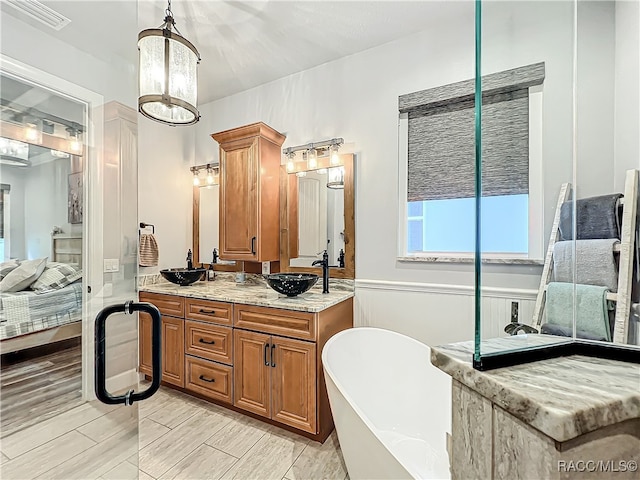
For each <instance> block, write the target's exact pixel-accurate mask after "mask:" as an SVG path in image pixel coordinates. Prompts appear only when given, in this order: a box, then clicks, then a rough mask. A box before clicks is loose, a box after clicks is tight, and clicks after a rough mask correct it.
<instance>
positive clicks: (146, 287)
mask: <svg viewBox="0 0 640 480" xmlns="http://www.w3.org/2000/svg"><path fill="white" fill-rule="evenodd" d="M138 289H139V290H140V291H141V292H150V293H163V294H167V295H177V296H180V297H190V298H201V299H205V300H215V301H219V302H229V303H240V304H245V305H259V306H263V307H273V308H282V309H286V310H297V311H301V312H321V311H322V310H325V309H327V308H329V307H331V306H333V305H336V304H338V303H340V302H342V301H344V300H346V299H348V298H351V297H353V295H354V289H353V280H339V279H330V281H329V293H322V279H319V280H318V284H316V285H314V286H313V287H312V288H311V289H310V290H309V291H307V292H305V293H302V294H300V295H298V296H296V297H287V296H286V295H281V294H279V293H278V292H276V291H275V290H273V289H272V288H271V287H269V286H268V285H267V283H266V281H265V280H264V279H262V278H261V277H259V276H257V275H247V280H246V281H245V282H244V283H240V284H237V283H236V282H235V281H234V280H233V276H231V275H228V274H224V273H223V274H217V275H216V279H215V280H214V281H213V282H202V281H200V282H196V283H194V284H192V285H189V286H186V287H181V286H179V285H175V284H173V283H169V282H167V281H166V280H164V279H161V278H160V279H158V278H153V279H152V281H151V283H149V282H144V283H143V284H141V285H139V287H138Z"/></svg>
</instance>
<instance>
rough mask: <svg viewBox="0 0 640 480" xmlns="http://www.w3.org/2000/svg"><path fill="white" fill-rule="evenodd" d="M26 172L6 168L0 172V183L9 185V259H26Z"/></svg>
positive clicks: (14, 168)
mask: <svg viewBox="0 0 640 480" xmlns="http://www.w3.org/2000/svg"><path fill="white" fill-rule="evenodd" d="M26 172H27V170H25V169H21V168H19V167H7V166H5V167H2V169H1V170H0V183H7V184H9V185H11V192H10V193H9V208H10V217H9V218H10V225H9V239H10V246H9V248H10V252H9V256H10V257H11V258H18V259H24V258H26V244H25V237H24V234H25V232H24V221H25V215H24V212H25V210H24V209H25V206H24V185H25V174H26Z"/></svg>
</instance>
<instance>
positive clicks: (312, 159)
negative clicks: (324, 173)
mask: <svg viewBox="0 0 640 480" xmlns="http://www.w3.org/2000/svg"><path fill="white" fill-rule="evenodd" d="M307 165H308V167H309V169H311V170H314V169H315V168H317V167H318V154H317V152H316V151H315V149H314V148H310V149H309V153H308V154H307Z"/></svg>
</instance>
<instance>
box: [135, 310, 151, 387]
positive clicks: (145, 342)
mask: <svg viewBox="0 0 640 480" xmlns="http://www.w3.org/2000/svg"><path fill="white" fill-rule="evenodd" d="M138 315H139V316H138V362H139V364H140V366H139V367H138V371H139V372H140V373H144V374H146V375H153V365H152V349H153V346H152V345H151V331H152V327H153V326H152V320H151V315H149V314H148V313H143V312H140V313H139V314H138Z"/></svg>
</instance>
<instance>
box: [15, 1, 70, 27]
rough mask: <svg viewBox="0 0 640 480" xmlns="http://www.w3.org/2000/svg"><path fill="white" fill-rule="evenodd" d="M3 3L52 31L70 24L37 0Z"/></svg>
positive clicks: (63, 17)
mask: <svg viewBox="0 0 640 480" xmlns="http://www.w3.org/2000/svg"><path fill="white" fill-rule="evenodd" d="M3 3H5V4H6V5H9V6H11V7H13V8H15V9H16V10H18V11H19V12H21V13H24V14H25V15H28V16H30V17H31V18H35V19H36V20H38V21H39V22H40V23H44V24H45V25H46V26H48V27H51V28H53V29H54V30H61V29H62V28H64V27H65V26H67V25H69V23H71V20H70V19H68V18H67V17H65V16H64V15H62V14H61V13H58V12H56V11H55V10H53V9H52V8H49V7H47V6H46V5H44V4H42V3H40V2H38V1H37V0H3Z"/></svg>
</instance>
